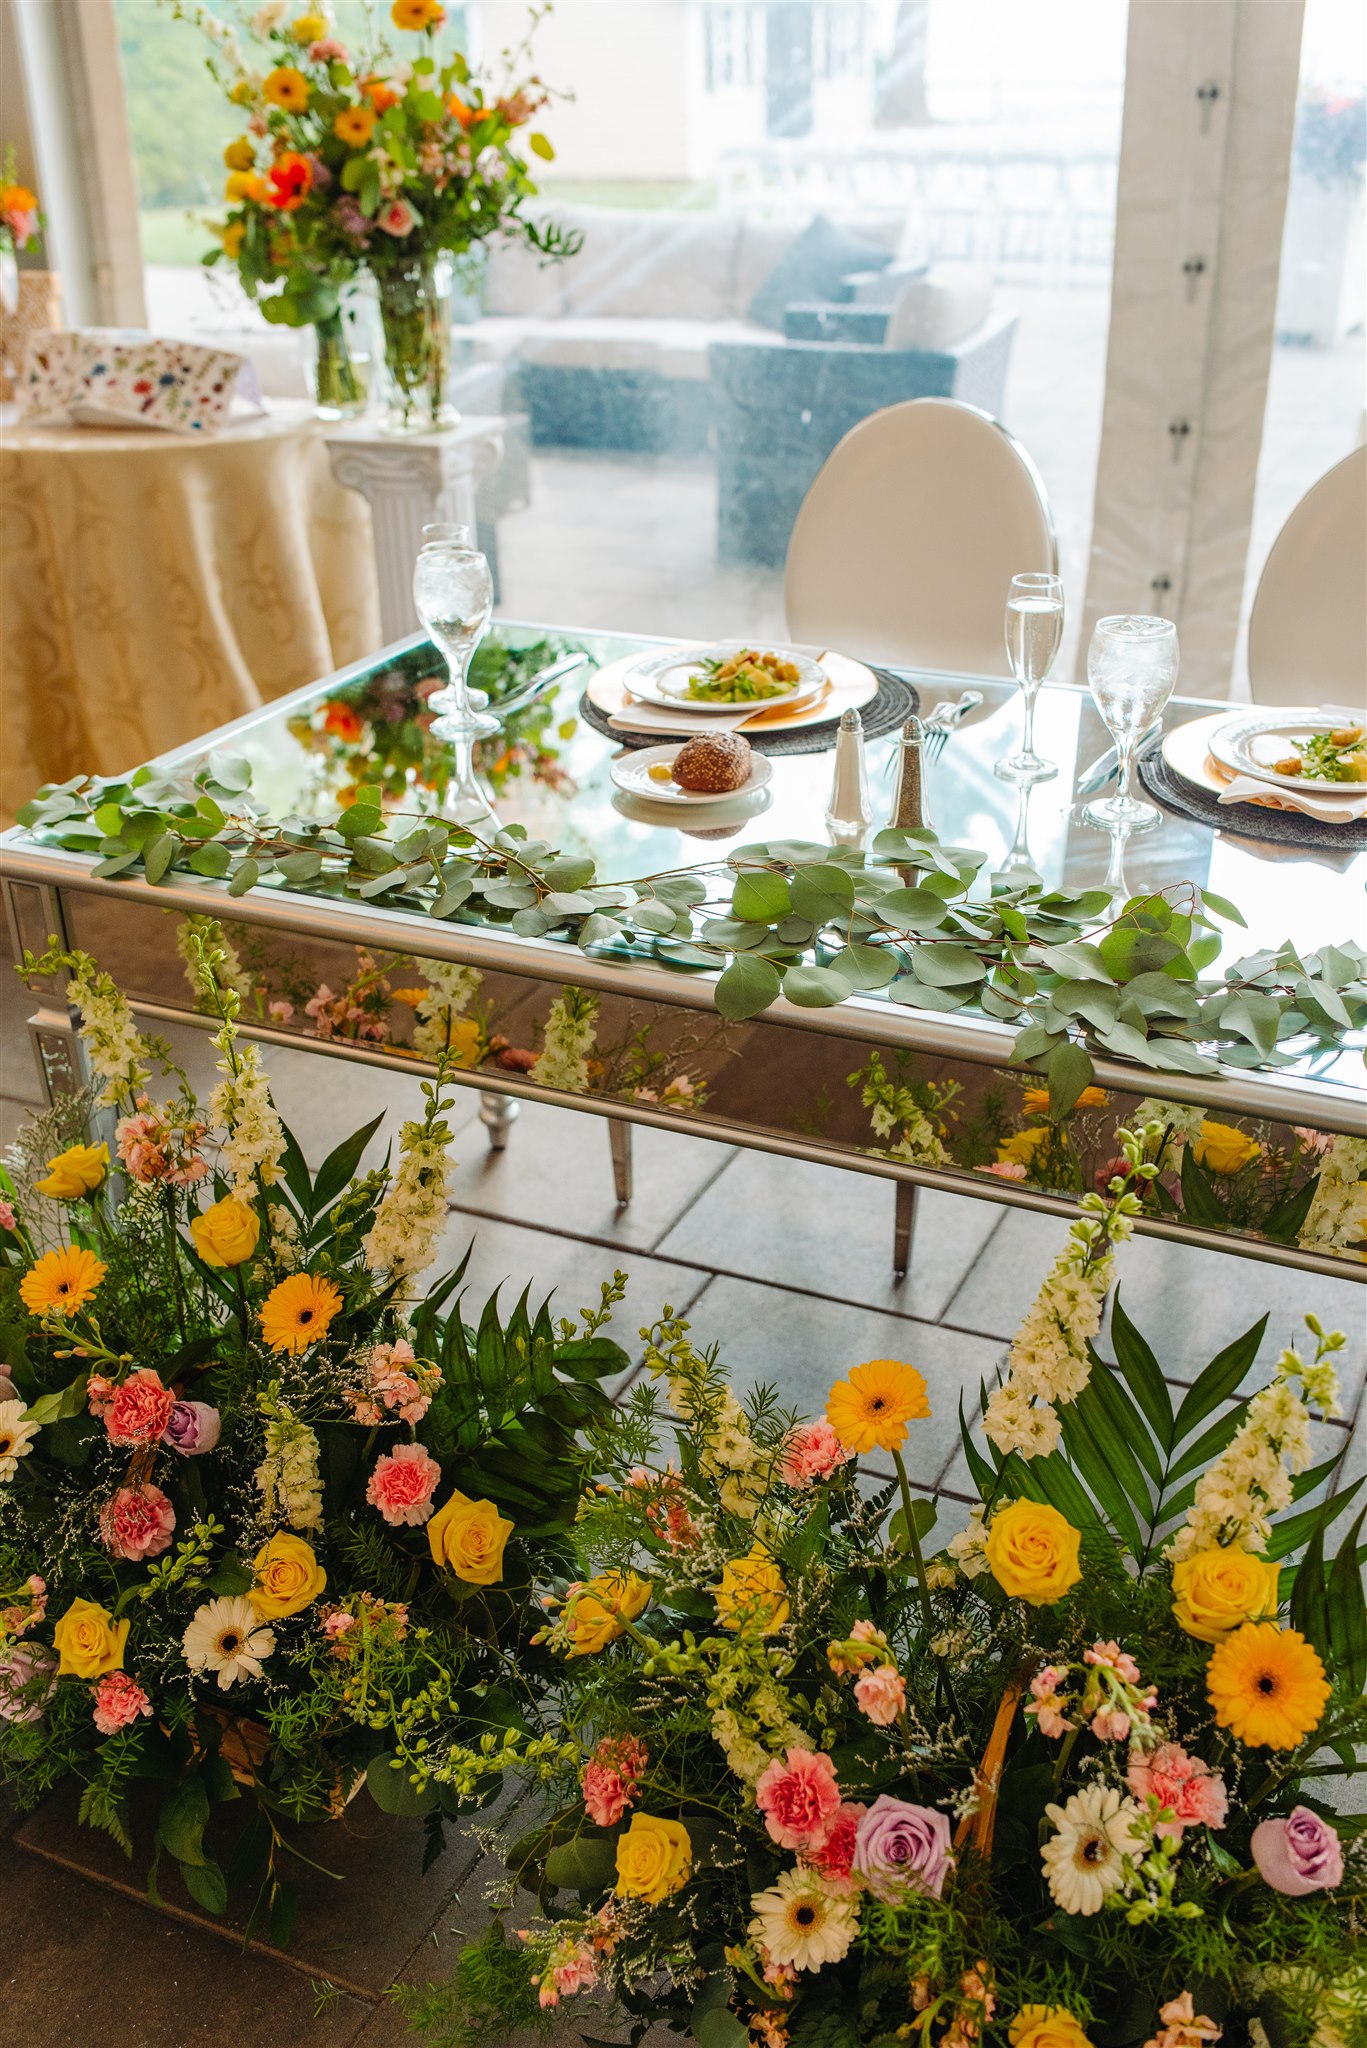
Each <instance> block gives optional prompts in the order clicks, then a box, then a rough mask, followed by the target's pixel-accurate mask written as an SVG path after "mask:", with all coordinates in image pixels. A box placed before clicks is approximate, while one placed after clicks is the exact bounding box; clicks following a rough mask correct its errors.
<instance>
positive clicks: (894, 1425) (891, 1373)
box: [826, 1358, 930, 1452]
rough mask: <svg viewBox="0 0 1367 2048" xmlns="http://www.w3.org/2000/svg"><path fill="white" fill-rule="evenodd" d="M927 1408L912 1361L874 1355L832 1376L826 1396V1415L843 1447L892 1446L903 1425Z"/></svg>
mask: <svg viewBox="0 0 1367 2048" xmlns="http://www.w3.org/2000/svg"><path fill="white" fill-rule="evenodd" d="M929 1413H930V1403H929V1401H928V1400H927V1399H926V1383H925V1381H924V1379H923V1378H922V1377H921V1375H920V1373H919V1372H917V1370H916V1367H915V1366H914V1365H900V1364H899V1363H898V1361H897V1360H896V1359H895V1358H875V1359H873V1360H872V1361H871V1362H870V1363H869V1364H868V1365H856V1366H855V1368H854V1370H853V1371H852V1372H851V1374H850V1376H849V1378H848V1379H847V1380H837V1381H836V1383H835V1385H834V1386H833V1387H832V1388H831V1391H830V1394H829V1395H828V1397H827V1400H826V1420H827V1421H828V1422H829V1423H830V1425H831V1428H832V1429H833V1430H834V1431H835V1433H836V1435H837V1436H838V1437H839V1438H840V1441H841V1443H842V1444H844V1446H845V1449H846V1450H847V1451H855V1452H863V1451H871V1450H873V1449H874V1447H875V1445H876V1446H877V1448H878V1449H879V1450H881V1451H896V1450H899V1449H900V1448H901V1446H902V1445H903V1443H905V1441H906V1434H907V1424H908V1423H909V1422H911V1421H912V1420H913V1419H915V1418H918V1417H924V1416H927V1415H929Z"/></svg>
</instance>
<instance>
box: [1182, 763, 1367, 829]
mask: <svg viewBox="0 0 1367 2048" xmlns="http://www.w3.org/2000/svg"><path fill="white" fill-rule="evenodd" d="M1215 801H1216V803H1218V804H1262V805H1263V806H1264V807H1265V808H1266V809H1267V810H1270V811H1301V812H1303V813H1304V815H1305V816H1306V817H1307V818H1318V819H1319V821H1320V823H1321V824H1322V825H1348V824H1352V823H1354V822H1356V820H1357V819H1359V818H1367V796H1325V795H1324V794H1323V793H1322V792H1321V791H1319V790H1304V791H1302V790H1298V789H1283V788H1280V787H1274V785H1273V784H1272V783H1269V782H1262V781H1260V780H1259V779H1258V777H1257V776H1256V775H1236V776H1235V778H1234V780H1233V781H1232V782H1227V783H1226V784H1225V786H1224V788H1223V789H1222V790H1221V791H1220V793H1219V795H1218V796H1217V797H1216V799H1215Z"/></svg>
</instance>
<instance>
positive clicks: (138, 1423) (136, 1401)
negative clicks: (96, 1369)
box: [91, 1365, 176, 1447]
mask: <svg viewBox="0 0 1367 2048" xmlns="http://www.w3.org/2000/svg"><path fill="white" fill-rule="evenodd" d="M91 1392H92V1396H93V1392H94V1389H93V1386H92V1389H91ZM175 1405H176V1397H175V1395H174V1394H173V1393H172V1392H171V1389H170V1388H169V1387H164V1386H163V1385H162V1383H161V1380H160V1378H159V1377H158V1375H157V1374H156V1373H155V1372H153V1370H152V1368H151V1366H150V1365H142V1366H139V1367H138V1370H137V1371H136V1372H131V1373H130V1374H129V1375H128V1378H127V1379H126V1380H125V1381H124V1382H123V1385H122V1386H119V1387H115V1389H114V1392H113V1394H112V1396H111V1397H110V1400H109V1405H108V1406H107V1407H106V1408H105V1410H104V1426H105V1428H106V1429H107V1430H108V1431H109V1441H110V1443H112V1444H125V1445H128V1446H130V1447H131V1446H133V1445H136V1444H155V1443H158V1442H160V1440H161V1438H162V1437H163V1436H164V1435H165V1433H166V1425H167V1423H168V1422H169V1421H170V1420H171V1410H172V1409H173V1408H174V1407H175Z"/></svg>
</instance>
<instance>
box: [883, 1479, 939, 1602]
mask: <svg viewBox="0 0 1367 2048" xmlns="http://www.w3.org/2000/svg"><path fill="white" fill-rule="evenodd" d="M892 1462H893V1464H894V1465H895V1466H896V1467H897V1484H898V1485H899V1486H900V1487H901V1489H902V1513H903V1515H904V1516H905V1518H906V1524H907V1542H908V1543H909V1544H910V1546H911V1554H912V1557H913V1558H914V1559H915V1562H916V1584H917V1586H918V1588H919V1589H920V1594H921V1619H922V1620H923V1621H924V1622H925V1625H926V1628H927V1630H929V1629H932V1628H933V1627H934V1626H935V1616H934V1615H933V1613H932V1612H931V1606H930V1587H929V1586H928V1585H927V1583H926V1561H925V1559H924V1558H923V1557H922V1555H921V1539H920V1537H919V1536H918V1535H917V1533H916V1517H915V1515H914V1514H913V1513H912V1507H911V1481H910V1480H909V1479H908V1478H907V1468H906V1466H905V1465H904V1464H903V1463H902V1453H901V1452H900V1451H894V1452H893V1454H892Z"/></svg>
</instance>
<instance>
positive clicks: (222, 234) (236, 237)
mask: <svg viewBox="0 0 1367 2048" xmlns="http://www.w3.org/2000/svg"><path fill="white" fill-rule="evenodd" d="M246 232H247V228H246V223H245V222H243V221H240V220H230V221H229V222H228V225H227V226H226V227H225V228H220V229H219V233H218V238H219V240H220V242H222V244H223V253H224V255H225V256H227V257H229V258H230V259H233V260H236V257H237V253H238V251H239V249H240V248H241V247H242V238H243V236H244V235H245V234H246Z"/></svg>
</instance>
